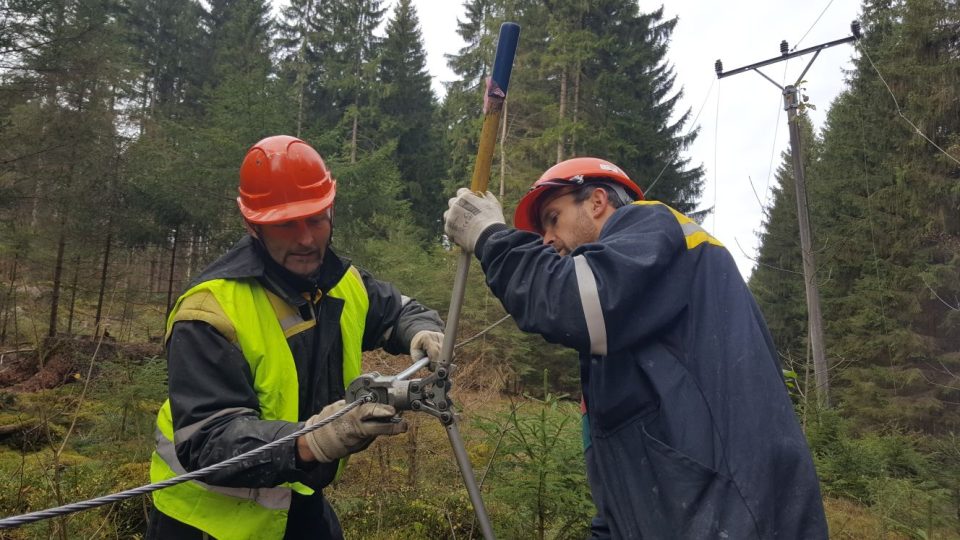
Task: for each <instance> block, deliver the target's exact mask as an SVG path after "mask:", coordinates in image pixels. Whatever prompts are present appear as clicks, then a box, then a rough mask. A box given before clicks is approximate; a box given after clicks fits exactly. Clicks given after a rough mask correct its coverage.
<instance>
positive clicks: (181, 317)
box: [164, 290, 237, 343]
mask: <svg viewBox="0 0 960 540" xmlns="http://www.w3.org/2000/svg"><path fill="white" fill-rule="evenodd" d="M179 321H202V322H205V323H207V324H209V325H210V326H212V327H214V328H216V329H217V331H218V332H220V333H221V334H223V337H225V338H227V339H228V340H229V341H230V342H232V343H236V342H237V330H236V329H235V328H234V327H233V323H232V322H230V319H229V318H228V317H227V315H226V313H224V312H223V308H221V307H220V303H219V302H217V299H216V298H215V297H214V296H213V293H211V292H210V291H205V290H200V291H197V292H195V293H193V294H191V295H190V296H187V297H186V298H184V299H183V300H181V301H180V309H178V310H177V312H176V313H175V314H174V315H173V318H172V319H171V321H170V324H169V325H168V329H167V335H166V336H165V337H164V340H167V339H170V332H171V331H172V330H173V323H176V322H179Z"/></svg>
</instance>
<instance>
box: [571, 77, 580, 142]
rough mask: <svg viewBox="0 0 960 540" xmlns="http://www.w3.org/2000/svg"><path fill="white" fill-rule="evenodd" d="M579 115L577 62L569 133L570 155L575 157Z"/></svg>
mask: <svg viewBox="0 0 960 540" xmlns="http://www.w3.org/2000/svg"><path fill="white" fill-rule="evenodd" d="M579 113H580V61H579V60H577V67H576V72H575V73H574V74H573V122H572V124H571V125H572V126H573V129H572V130H571V132H570V155H571V156H575V155H577V120H578V114H579Z"/></svg>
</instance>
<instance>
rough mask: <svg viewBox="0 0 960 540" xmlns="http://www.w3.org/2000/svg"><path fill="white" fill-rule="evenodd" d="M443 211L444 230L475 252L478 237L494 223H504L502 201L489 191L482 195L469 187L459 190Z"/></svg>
mask: <svg viewBox="0 0 960 540" xmlns="http://www.w3.org/2000/svg"><path fill="white" fill-rule="evenodd" d="M447 204H448V205H449V206H450V209H449V210H447V211H446V212H444V213H443V230H444V231H445V232H446V233H447V236H449V237H450V239H451V240H453V241H454V242H455V243H456V244H457V245H458V246H460V247H462V248H463V249H465V250H467V251H469V252H471V253H472V252H473V251H474V248H476V247H477V239H478V238H480V235H481V234H482V233H483V231H485V230H486V229H487V227H489V226H491V225H493V224H494V223H504V220H503V208H501V207H500V201H498V200H497V198H496V197H494V196H493V193H490V192H489V191H488V192H486V193H484V194H483V196H482V197H481V196H480V195H477V194H476V193H474V192H472V191H470V190H469V189H468V188H460V189H458V190H457V196H456V197H454V198H452V199H450V201H449V202H448V203H447Z"/></svg>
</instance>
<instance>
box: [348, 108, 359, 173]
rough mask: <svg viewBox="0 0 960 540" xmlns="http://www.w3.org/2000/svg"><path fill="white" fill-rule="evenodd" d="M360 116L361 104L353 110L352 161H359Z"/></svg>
mask: <svg viewBox="0 0 960 540" xmlns="http://www.w3.org/2000/svg"><path fill="white" fill-rule="evenodd" d="M359 116H360V105H359V104H358V105H357V109H356V110H355V111H353V132H352V133H351V135H350V163H356V162H357V125H358V120H359V119H358V117H359Z"/></svg>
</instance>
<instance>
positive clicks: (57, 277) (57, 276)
mask: <svg viewBox="0 0 960 540" xmlns="http://www.w3.org/2000/svg"><path fill="white" fill-rule="evenodd" d="M65 221H66V220H64V219H61V220H60V239H59V240H58V241H57V262H56V263H54V266H53V295H52V297H51V298H50V326H49V328H48V329H47V336H49V337H53V336H55V335H57V310H58V308H59V307H60V281H61V278H62V277H63V252H64V249H65V248H66V246H67V232H66V230H65V229H66V223H65Z"/></svg>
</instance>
